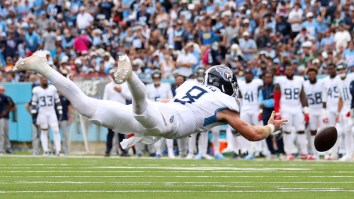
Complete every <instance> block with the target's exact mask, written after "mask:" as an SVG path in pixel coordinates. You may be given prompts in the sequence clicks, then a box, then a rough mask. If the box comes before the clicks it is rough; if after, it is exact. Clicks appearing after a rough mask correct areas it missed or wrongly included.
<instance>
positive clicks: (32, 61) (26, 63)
mask: <svg viewBox="0 0 354 199" xmlns="http://www.w3.org/2000/svg"><path fill="white" fill-rule="evenodd" d="M46 62H48V61H47V57H46V53H45V52H44V51H42V50H39V51H36V52H35V53H33V55H31V56H30V57H27V58H25V59H21V58H20V59H19V60H18V61H17V62H16V64H15V66H14V67H13V68H12V71H14V72H17V71H25V70H30V71H35V72H39V71H40V69H41V67H42V64H43V63H46Z"/></svg>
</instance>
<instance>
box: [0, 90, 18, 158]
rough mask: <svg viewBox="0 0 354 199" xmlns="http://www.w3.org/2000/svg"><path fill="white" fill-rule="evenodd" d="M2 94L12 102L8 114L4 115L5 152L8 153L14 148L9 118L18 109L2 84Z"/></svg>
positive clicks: (0, 91) (0, 92)
mask: <svg viewBox="0 0 354 199" xmlns="http://www.w3.org/2000/svg"><path fill="white" fill-rule="evenodd" d="M0 94H1V95H4V96H5V97H6V98H7V101H8V102H9V104H10V108H9V110H8V112H7V114H5V115H3V116H2V117H3V119H4V126H3V131H4V139H5V152H6V153H10V154H11V153H12V149H11V142H10V137H9V136H10V134H9V127H10V126H9V123H10V122H9V118H10V112H13V111H15V110H16V105H15V103H14V101H13V100H12V98H11V97H10V96H8V95H6V94H5V87H4V86H2V85H0ZM5 105H6V106H8V104H5ZM13 117H15V115H13Z"/></svg>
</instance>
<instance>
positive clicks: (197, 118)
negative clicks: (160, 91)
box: [170, 81, 240, 134]
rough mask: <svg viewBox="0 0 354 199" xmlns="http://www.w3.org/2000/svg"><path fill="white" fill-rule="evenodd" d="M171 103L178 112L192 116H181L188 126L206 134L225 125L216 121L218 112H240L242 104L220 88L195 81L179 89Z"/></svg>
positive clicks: (188, 82) (184, 84)
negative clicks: (185, 112) (213, 128)
mask: <svg viewBox="0 0 354 199" xmlns="http://www.w3.org/2000/svg"><path fill="white" fill-rule="evenodd" d="M170 103H173V104H174V105H173V107H175V109H176V110H182V109H184V110H188V111H189V113H190V114H191V115H185V114H184V115H180V116H181V119H182V120H183V122H185V123H188V125H193V126H194V131H199V132H206V131H208V130H209V129H211V128H212V127H214V126H217V125H221V124H224V123H222V122H218V121H217V119H216V113H217V112H218V111H221V110H224V109H229V110H232V111H235V112H238V113H239V112H240V105H239V104H240V103H239V102H238V101H237V100H236V99H235V98H234V97H231V96H229V95H226V94H225V93H222V92H221V91H220V90H219V89H218V88H215V87H213V86H205V85H201V84H199V83H197V82H195V81H186V82H185V83H183V84H182V85H181V86H180V87H178V88H177V90H176V96H175V98H174V100H173V101H172V100H171V102H170ZM181 107H183V108H181ZM177 112H179V111H177ZM180 113H182V111H180ZM187 113H188V112H187ZM190 118H193V119H194V121H193V119H192V120H191V119H190ZM188 125H186V126H188ZM191 130H192V129H191ZM188 133H189V134H192V133H195V132H188ZM188 133H187V134H188Z"/></svg>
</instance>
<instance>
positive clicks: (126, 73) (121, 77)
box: [113, 55, 132, 84]
mask: <svg viewBox="0 0 354 199" xmlns="http://www.w3.org/2000/svg"><path fill="white" fill-rule="evenodd" d="M131 73H132V65H131V63H130V60H129V57H128V56H127V55H121V56H119V59H118V68H117V70H116V72H114V74H113V79H114V82H115V83H117V84H123V83H124V82H125V81H127V79H128V78H129V77H130V75H131Z"/></svg>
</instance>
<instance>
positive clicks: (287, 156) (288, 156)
mask: <svg viewBox="0 0 354 199" xmlns="http://www.w3.org/2000/svg"><path fill="white" fill-rule="evenodd" d="M286 159H287V160H294V156H293V155H292V154H289V155H286Z"/></svg>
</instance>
